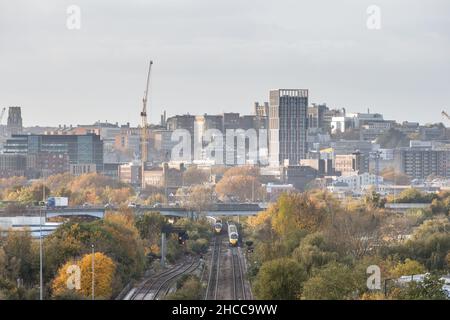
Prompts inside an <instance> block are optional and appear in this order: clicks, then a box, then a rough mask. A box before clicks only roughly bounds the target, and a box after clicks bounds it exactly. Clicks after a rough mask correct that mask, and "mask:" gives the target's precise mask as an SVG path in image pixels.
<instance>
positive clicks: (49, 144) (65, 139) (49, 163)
mask: <svg viewBox="0 0 450 320" xmlns="http://www.w3.org/2000/svg"><path fill="white" fill-rule="evenodd" d="M4 153H5V154H22V155H27V156H36V160H35V161H36V164H37V168H36V170H38V171H41V170H49V171H50V172H55V171H58V172H59V171H69V165H71V164H93V165H95V167H96V170H97V172H101V171H102V170H103V141H102V140H101V139H100V136H98V135H94V134H87V135H13V136H12V137H11V138H10V139H8V140H7V141H6V144H5V146H4Z"/></svg>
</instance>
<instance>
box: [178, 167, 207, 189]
mask: <svg viewBox="0 0 450 320" xmlns="http://www.w3.org/2000/svg"><path fill="white" fill-rule="evenodd" d="M208 180H209V172H208V171H205V170H201V169H198V168H196V167H194V166H192V167H189V168H187V169H186V171H185V172H184V173H183V185H184V186H191V185H195V184H202V183H205V182H208Z"/></svg>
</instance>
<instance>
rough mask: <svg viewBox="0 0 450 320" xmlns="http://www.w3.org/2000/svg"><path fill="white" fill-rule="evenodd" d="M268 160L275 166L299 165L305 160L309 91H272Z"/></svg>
mask: <svg viewBox="0 0 450 320" xmlns="http://www.w3.org/2000/svg"><path fill="white" fill-rule="evenodd" d="M269 96H270V102H269V103H270V104H269V156H270V162H271V164H272V165H280V164H284V163H286V162H288V163H289V164H291V165H297V164H299V162H300V159H304V158H306V152H307V143H306V135H307V129H308V114H307V110H308V90H305V89H277V90H271V91H270V94H269Z"/></svg>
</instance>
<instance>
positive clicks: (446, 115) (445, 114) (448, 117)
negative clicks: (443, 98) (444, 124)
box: [441, 111, 450, 120]
mask: <svg viewBox="0 0 450 320" xmlns="http://www.w3.org/2000/svg"><path fill="white" fill-rule="evenodd" d="M441 115H442V116H443V117H445V118H447V119H448V120H450V116H449V115H448V113H447V112H445V111H442V112H441Z"/></svg>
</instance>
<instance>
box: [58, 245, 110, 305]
mask: <svg viewBox="0 0 450 320" xmlns="http://www.w3.org/2000/svg"><path fill="white" fill-rule="evenodd" d="M71 266H77V267H79V270H80V274H79V275H80V288H79V289H77V288H76V287H75V288H69V287H68V282H69V283H75V281H74V282H71V279H69V277H74V276H76V272H74V273H73V271H72V270H73V269H72V270H70V269H69V268H71ZM115 268H116V266H115V264H114V262H113V261H112V259H111V258H109V257H108V256H107V255H105V254H103V253H101V252H97V253H95V254H94V270H95V273H94V289H95V290H94V292H95V297H96V298H98V299H109V298H111V295H112V290H113V289H112V284H113V279H114V273H115ZM92 270H93V269H92V254H86V255H84V256H83V258H82V259H81V260H80V261H69V262H67V263H66V264H65V265H63V266H62V267H61V268H60V269H59V271H58V274H57V275H56V277H55V279H54V280H53V283H52V289H53V295H54V296H58V295H60V294H63V293H65V292H66V291H67V290H69V289H73V290H77V291H78V293H79V294H80V295H82V296H84V297H90V296H91V294H92Z"/></svg>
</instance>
